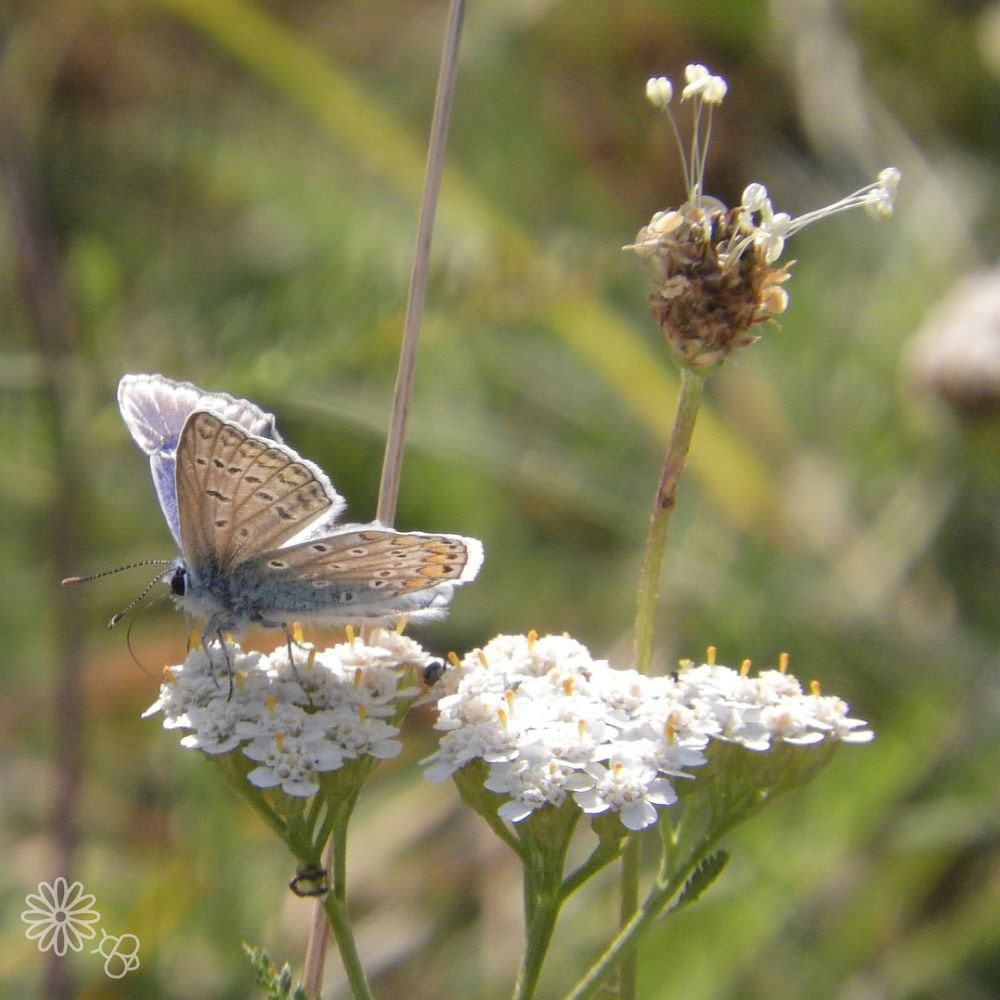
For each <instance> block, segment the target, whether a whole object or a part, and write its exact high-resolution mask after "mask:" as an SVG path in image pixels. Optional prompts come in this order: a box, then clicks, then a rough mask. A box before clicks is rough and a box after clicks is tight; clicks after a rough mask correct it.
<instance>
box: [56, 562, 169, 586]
mask: <svg viewBox="0 0 1000 1000" xmlns="http://www.w3.org/2000/svg"><path fill="white" fill-rule="evenodd" d="M172 563H173V560H172V559H142V560H140V561H139V562H134V563H129V564H128V565H127V566H118V567H117V568H115V569H106V570H103V571H102V572H100V573H91V574H90V576H67V577H66V579H65V580H63V581H62V585H63V586H64V587H71V586H72V585H73V584H75V583H90V581H91V580H100V578H101V577H102V576H112V575H113V574H114V573H123V572H124V571H125V570H127V569H137V568H138V567H139V566H170V565H172ZM160 576H163V574H162V573H161V574H160ZM160 576H158V577H157V578H156V579H157V580H159V579H160ZM154 583H155V581H154Z"/></svg>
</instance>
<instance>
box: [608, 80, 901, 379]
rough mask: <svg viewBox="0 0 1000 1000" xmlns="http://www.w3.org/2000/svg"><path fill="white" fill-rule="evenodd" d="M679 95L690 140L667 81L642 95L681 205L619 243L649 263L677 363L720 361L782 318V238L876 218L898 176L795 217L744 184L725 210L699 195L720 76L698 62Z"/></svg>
mask: <svg viewBox="0 0 1000 1000" xmlns="http://www.w3.org/2000/svg"><path fill="white" fill-rule="evenodd" d="M684 78H685V80H686V81H687V82H686V85H685V86H684V89H683V90H682V92H681V100H682V101H690V102H691V104H692V109H693V110H692V128H691V138H690V143H689V145H687V146H686V145H685V143H684V141H683V140H682V138H681V135H680V131H679V129H678V127H677V123H676V121H675V119H674V117H673V113H672V111H671V109H670V102H671V100H672V98H673V85H672V84H671V82H670V80H669V79H667V77H663V76H660V77H651V78H650V79H649V80H648V81H647V83H646V96H647V98H648V99H649V101H650V103H652V104H653V105H654V107H656V108H658V109H660V110H662V111H663V112H664V113H665V114H666V116H667V119H668V121H669V123H670V127H671V129H672V130H673V133H674V137H675V139H676V141H677V145H678V148H679V150H680V154H681V166H682V168H683V171H684V183H685V187H686V189H687V201H686V203H685V204H684V205H682V206H681V207H680V208H679V209H668V210H664V211H659V212H656V213H655V214H654V215H653V217H652V219H651V220H650V221H649V223H648V224H647V225H646V226H643V228H642V229H640V230H639V233H638V235H637V236H636V238H635V241H634V242H633V243H630V244H629V245H628V246H626V247H625V248H624V249H626V250H632V251H634V252H635V253H637V254H639V255H640V256H641V257H643V258H645V259H646V260H647V261H649V263H650V264H651V266H652V267H653V270H654V273H655V275H656V280H657V287H656V290H655V291H654V292H653V293H652V295H651V296H650V304H651V308H652V312H653V315H654V317H655V318H656V320H657V323H658V324H659V326H660V328H661V330H662V331H663V334H664V337H665V338H666V341H667V344H668V346H669V347H670V349H671V351H672V353H673V354H674V356H675V357H676V358H677V359H678V360H679V361H680V362H681V364H683V365H685V366H688V367H690V368H696V369H701V370H705V369H712V368H715V367H718V366H719V365H720V364H722V362H724V361H725V359H726V358H727V357H728V356H729V355H730V354H731V353H732V352H733V351H734V350H736V349H737V348H741V347H747V346H749V345H750V344H752V343H754V342H755V341H756V340H757V339H759V338H758V337H757V336H756V335H755V334H752V333H751V332H750V331H751V330H752V329H753V328H754V327H757V326H759V325H760V324H762V323H765V322H767V321H768V320H772V319H773V318H774V317H775V316H778V315H780V314H781V313H782V312H784V311H785V309H786V308H787V306H788V294H787V293H786V292H785V291H784V289H782V288H781V287H780V286H781V284H782V282H784V281H785V280H786V279H787V278H788V270H787V267H780V268H778V267H774V266H773V265H774V264H775V263H776V262H777V261H778V259H779V257H780V256H781V254H782V252H783V251H784V248H785V241H786V240H787V239H788V238H789V237H790V236H792V235H794V234H795V233H797V232H798V231H799V230H800V229H802V228H804V227H805V226H807V225H810V224H811V223H813V222H816V221H818V220H820V219H825V218H828V217H829V216H832V215H838V214H839V213H841V212H845V211H848V210H850V209H853V208H859V207H862V208H864V209H866V211H868V212H869V214H871V215H873V216H874V217H875V218H878V219H886V218H889V217H890V216H891V215H892V212H893V206H894V204H895V198H896V192H897V189H898V187H899V180H900V172H899V171H898V170H897V169H896V168H895V167H886V168H885V169H884V170H882V171H881V173H879V175H878V178H877V180H875V181H874V182H873V183H871V184H868V185H866V186H865V187H863V188H861V189H860V190H858V191H855V192H854V193H853V194H851V195H848V196H847V197H846V198H842V199H840V200H839V201H837V202H834V203H833V204H832V205H828V206H826V207H824V208H820V209H816V210H815V211H812V212H806V213H805V214H803V215H800V216H797V217H793V216H791V215H789V214H788V213H787V212H775V211H774V209H773V207H772V205H771V200H770V198H769V196H768V193H767V189H766V188H765V187H764V185H763V184H759V183H756V182H755V183H752V184H749V185H748V186H747V187H746V189H745V190H744V192H743V197H742V199H741V201H740V204H739V205H738V206H736V207H735V208H732V209H729V208H727V207H726V206H725V205H723V204H722V203H721V202H720V201H719V200H718V199H716V198H712V197H708V196H706V195H705V194H704V185H705V167H706V164H707V161H708V151H709V145H710V141H711V130H712V113H713V110H714V108H715V106H716V105H717V104H720V103H721V102H722V99H723V98H724V97H725V94H726V89H727V88H726V81H725V80H724V79H723V78H722V77H721V76H717V75H715V74H713V73H711V72H710V71H709V70H708V69H707V68H706V67H705V66H702V65H700V64H692V65H689V66H688V67H687V68H686V69H685V71H684Z"/></svg>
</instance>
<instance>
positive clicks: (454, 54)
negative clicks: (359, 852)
mask: <svg viewBox="0 0 1000 1000" xmlns="http://www.w3.org/2000/svg"><path fill="white" fill-rule="evenodd" d="M464 16H465V0H451V3H450V5H449V8H448V23H447V27H446V29H445V42H444V49H443V51H442V53H441V65H440V68H439V71H438V84H437V93H436V95H435V98H434V114H433V117H432V119H431V134H430V140H429V143H428V149H427V168H426V171H425V174H424V190H423V195H422V198H421V202H420V220H419V223H418V226H417V244H416V249H415V252H414V256H413V270H412V272H411V274H410V289H409V294H408V296H407V302H406V319H405V321H404V324H403V344H402V347H401V349H400V354H399V368H398V370H397V373H396V388H395V391H394V394H393V400H392V415H391V417H390V419H389V433H388V436H387V438H386V443H385V457H384V458H383V461H382V479H381V481H380V483H379V495H378V506H377V509H376V514H375V516H376V517H377V518H378V520H379V521H381V522H382V523H383V524H385V525H391V524H392V523H393V521H394V520H395V519H396V501H397V499H398V498H399V481H400V475H401V471H402V466H403V447H404V445H405V443H406V421H407V416H408V414H409V409H410V396H411V395H412V392H413V377H414V374H415V372H416V365H417V345H418V343H419V341H420V324H421V320H422V319H423V312H424V300H425V297H426V291H427V274H428V265H429V261H430V250H431V238H432V236H433V233H434V218H435V214H436V211H437V201H438V193H439V192H440V190H441V173H442V166H443V163H444V150H445V145H446V143H447V141H448V125H449V123H450V120H451V106H452V100H453V97H454V94H455V78H456V74H457V71H458V47H459V43H460V41H461V35H462V21H463V19H464ZM336 836H337V834H336V830H335V832H334V839H335V838H336ZM342 857H343V852H342V851H336V850H334V844H333V839H331V841H330V843H328V844H327V845H326V849H325V851H324V854H323V866H324V867H325V868H326V870H327V871H328V872H329V871H330V866H331V863H333V864H338V863H340V861H341V860H342ZM341 874H343V873H341ZM342 881H343V880H342V879H341V880H340V883H341V884H342ZM334 883H335V884H334V893H333V896H334V898H331V897H330V896H328V897H327V899H326V900H323V901H319V900H318V901H317V903H316V908H315V910H314V912H313V919H312V925H311V928H310V931H309V940H308V942H307V943H306V980H305V982H306V987H307V991H308V992H309V996H314V995H318V993H319V990H320V988H321V986H322V984H323V962H324V959H325V957H326V941H327V933H326V928H327V924H328V923H329V926H330V927H331V928H332V929H333V932H334V935H335V936H336V937H337V942H338V944H339V945H340V950H341V955H342V957H343V960H344V964H345V968H347V967H348V966H349V964H350V963H351V962H352V961H354V962H356V964H357V968H356V969H355V970H353V971H354V973H355V977H354V978H352V983H353V982H354V979H356V978H357V977H360V981H359V983H355V995H356V996H359V997H360V996H368V995H369V994H368V992H367V990H368V985H367V982H365V981H364V970H363V969H362V968H361V965H360V962H359V961H357V953H356V951H355V950H354V942H353V938H352V937H351V935H350V924H349V923H348V921H347V913H346V908H345V901H344V900H343V899H340V900H339V901H338V900H337V899H336V898H335V897H336V887H337V884H338V879H337V878H336V877H335V879H334ZM345 946H346V947H347V953H345V950H344V949H345ZM351 973H352V970H351V969H350V968H348V975H349V976H350V975H351ZM358 985H361V986H363V989H364V992H360V993H359V992H357V986H358Z"/></svg>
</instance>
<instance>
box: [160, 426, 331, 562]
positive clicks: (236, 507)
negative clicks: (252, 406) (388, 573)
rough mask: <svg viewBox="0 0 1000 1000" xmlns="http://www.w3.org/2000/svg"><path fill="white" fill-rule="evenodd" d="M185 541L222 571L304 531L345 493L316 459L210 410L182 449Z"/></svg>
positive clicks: (187, 548) (193, 553) (187, 551)
mask: <svg viewBox="0 0 1000 1000" xmlns="http://www.w3.org/2000/svg"><path fill="white" fill-rule="evenodd" d="M177 500H178V514H179V522H180V533H181V543H182V548H183V551H184V555H185V557H186V559H187V560H188V564H189V565H190V566H191V567H192V568H195V567H198V566H202V565H205V564H206V563H207V562H210V563H211V564H212V566H213V567H214V569H215V571H217V572H220V573H224V572H226V571H227V570H229V569H230V568H231V567H233V566H234V565H236V564H238V563H240V562H243V561H245V560H246V559H248V558H251V557H252V556H254V555H256V554H258V553H260V552H261V551H266V550H268V549H272V548H276V547H278V546H280V545H282V544H284V543H285V542H287V541H289V540H290V539H292V538H294V537H295V536H296V535H298V534H300V533H301V532H303V531H305V530H306V529H308V528H309V526H310V525H311V524H312V523H313V522H314V521H315V520H316V519H317V518H319V517H320V516H322V515H324V514H325V515H327V516H328V517H329V516H330V515H331V514H332V513H336V512H337V511H339V509H340V507H341V506H342V505H343V501H342V500H341V498H340V497H339V496H338V495H337V493H336V492H335V491H334V489H333V487H332V486H331V485H330V482H329V480H328V479H327V478H326V476H325V475H324V474H323V473H322V471H321V470H320V469H318V468H317V467H316V466H315V465H313V464H312V463H311V462H307V461H305V460H304V459H301V458H299V456H298V455H296V454H295V452H294V451H292V450H291V449H290V448H288V447H287V446H286V445H283V444H279V443H277V442H273V441H267V440H264V439H262V438H258V437H254V436H252V435H251V434H249V433H248V432H247V431H245V430H244V429H243V428H242V427H239V426H237V425H236V424H232V423H229V422H227V421H225V420H222V419H221V418H220V417H218V416H216V415H215V414H214V413H210V412H208V411H206V410H196V411H195V412H193V413H192V414H191V415H190V416H189V417H188V419H187V421H186V423H185V425H184V429H183V431H182V432H181V437H180V443H179V445H178V449H177Z"/></svg>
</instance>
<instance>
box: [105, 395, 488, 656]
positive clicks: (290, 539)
mask: <svg viewBox="0 0 1000 1000" xmlns="http://www.w3.org/2000/svg"><path fill="white" fill-rule="evenodd" d="M118 398H119V404H120V406H121V411H122V416H123V418H124V419H125V422H126V425H127V426H128V428H129V430H130V432H131V433H132V436H133V438H134V439H135V440H136V443H137V444H139V446H140V447H141V448H142V449H143V450H144V451H145V452H146V454H147V455H149V456H150V466H151V470H152V472H153V480H154V484H155V486H156V490H157V495H158V497H159V499H160V505H161V507H162V508H163V513H164V516H165V517H166V520H167V523H168V525H169V526H170V528H171V531H172V532H173V534H174V536H175V538H176V539H177V542H178V544H179V545H180V548H181V552H182V558H181V559H179V560H177V561H176V562H175V563H174V564H173V565H172V568H171V570H170V585H171V589H172V591H173V593H174V595H175V597H176V598H177V601H178V603H179V604H180V605H181V606H182V607H184V608H185V610H187V611H189V612H191V613H192V614H196V615H198V616H200V617H202V618H204V619H205V621H206V626H205V630H204V635H205V636H206V637H211V636H216V635H218V634H219V633H220V632H226V631H231V632H240V631H242V630H243V629H244V628H245V627H246V626H247V625H249V624H259V625H265V626H278V625H287V623H288V622H290V621H293V620H294V621H310V622H314V623H317V624H347V623H350V622H357V621H376V620H381V619H386V618H393V617H401V616H403V615H412V614H417V615H422V616H424V617H426V616H429V615H434V614H440V613H442V612H443V611H444V610H445V609H446V607H447V605H448V602H449V601H450V599H451V595H452V591H453V589H454V587H455V586H457V585H459V584H462V583H467V582H468V581H469V580H472V579H473V578H474V577H475V576H476V574H477V573H478V571H479V567H480V565H481V563H482V545H481V543H480V542H478V541H477V540H476V539H474V538H465V537H462V536H460V535H434V534H425V533H422V532H401V531H395V530H393V529H391V528H386V527H383V526H381V525H379V524H377V523H376V524H371V525H344V526H335V525H334V524H333V522H334V520H335V519H336V517H337V515H338V514H339V513H340V512H341V510H342V509H343V507H344V502H343V500H342V499H341V497H340V496H339V495H338V494H337V492H336V491H335V490H334V488H333V486H332V485H331V484H330V481H329V479H327V477H326V475H325V474H324V473H323V471H322V470H321V469H320V468H319V467H318V466H316V465H314V464H313V463H312V462H309V461H307V460H306V459H303V458H301V457H300V456H299V455H297V454H296V453H295V452H294V451H293V450H292V449H291V448H289V447H288V446H287V445H286V444H284V442H282V440H281V439H280V437H278V434H277V431H276V430H275V427H274V418H273V417H272V416H271V415H270V414H267V413H264V411H262V410H260V409H259V408H258V407H256V406H255V405H254V404H253V403H249V402H247V401H246V400H239V399H235V398H234V397H231V396H227V395H225V394H222V393H206V392H203V391H202V390H200V389H197V388H195V387H194V386H192V385H190V384H189V383H179V382H173V381H172V380H170V379H166V378H164V377H163V376H160V375H126V376H125V377H124V378H123V379H122V381H121V384H120V385H119V391H118Z"/></svg>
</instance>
